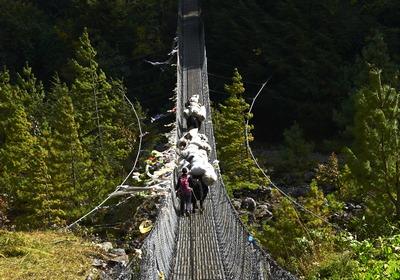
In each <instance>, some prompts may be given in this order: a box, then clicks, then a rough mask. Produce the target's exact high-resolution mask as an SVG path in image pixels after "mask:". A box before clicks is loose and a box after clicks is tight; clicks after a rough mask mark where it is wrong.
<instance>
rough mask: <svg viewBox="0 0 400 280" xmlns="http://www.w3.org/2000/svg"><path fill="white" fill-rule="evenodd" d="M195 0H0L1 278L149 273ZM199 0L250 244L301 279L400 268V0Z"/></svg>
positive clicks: (224, 151) (170, 173) (232, 189)
mask: <svg viewBox="0 0 400 280" xmlns="http://www.w3.org/2000/svg"><path fill="white" fill-rule="evenodd" d="M185 1H192V0H181V1H172V0H53V1H45V0H0V279H5V280H7V279H26V280H30V279H86V280H89V279H92V280H94V279H137V278H135V276H131V278H119V277H120V275H125V274H124V273H126V270H127V269H129V271H131V273H132V275H139V274H134V272H135V271H140V269H141V265H143V263H141V259H142V255H145V253H144V250H143V251H142V247H141V246H142V244H144V243H145V242H146V238H147V237H148V236H150V235H151V234H152V230H153V231H154V229H155V228H156V227H157V226H159V222H158V219H159V217H160V216H162V215H163V213H164V212H165V210H163V208H162V205H163V202H162V201H163V199H165V197H168V196H171V195H172V193H175V190H176V187H175V186H173V185H172V183H171V186H168V187H166V184H167V183H165V182H170V178H172V177H174V176H177V174H178V173H180V172H181V169H180V167H179V164H181V163H179V160H178V156H177V155H180V156H181V157H182V154H179V151H178V150H179V145H180V144H179V142H178V144H177V139H179V138H180V137H181V135H179V133H178V134H176V133H177V132H176V129H177V128H176V127H175V126H177V125H179V121H177V120H178V117H179V114H180V113H179V112H177V111H179V100H180V97H179V96H178V97H177V95H179V90H178V89H177V88H178V87H179V77H177V72H178V71H179V59H177V57H178V56H179V50H178V49H179V48H178V46H179V38H180V37H179V36H180V35H179V30H178V31H177V22H178V21H179V20H180V16H181V15H179V13H178V5H179V3H181V2H183V3H184V2H185ZM196 1H197V0H196ZM200 4H201V22H202V24H204V30H202V31H204V34H205V35H204V36H205V46H206V50H207V52H206V54H207V55H206V56H207V67H208V68H206V69H207V73H208V90H209V98H210V101H211V102H210V104H211V110H210V113H209V114H210V115H211V116H210V120H209V121H204V122H203V123H208V122H209V123H211V121H212V124H213V133H214V137H215V144H216V157H217V159H218V160H215V161H214V162H211V160H210V163H209V165H210V166H211V165H212V166H213V167H214V168H215V169H216V170H218V174H219V172H220V174H221V180H222V181H223V182H224V186H225V188H226V192H227V194H228V196H229V198H230V204H231V205H232V207H233V209H234V211H235V215H237V216H238V217H239V218H240V223H241V224H243V227H244V228H245V229H246V232H248V236H249V240H250V241H251V242H252V244H257V246H259V247H261V248H262V249H263V250H264V251H265V252H266V253H267V254H268V255H270V256H271V259H273V260H274V262H276V263H277V265H278V266H279V267H281V268H282V269H284V270H285V271H287V272H289V273H290V274H291V275H293V277H294V278H293V279H310V280H311V279H312V280H316V279H360V280H361V279H400V80H399V79H400V76H399V75H400V1H398V0H366V1H360V0H281V1H271V0H247V1H244V0H230V1H227V0H218V1H217V0H202V1H201V3H200ZM182 17H183V16H182ZM177 70H178V71H177ZM178 75H179V74H178ZM177 78H178V83H177ZM177 104H178V105H177ZM186 105H187V104H186ZM177 116H178V117H177ZM178 130H179V128H178ZM198 131H200V128H199V130H198ZM177 135H179V137H177ZM171 139H172V140H171ZM171 141H172V142H171ZM208 147H210V145H209V146H208ZM209 149H210V150H211V151H212V149H213V145H211V147H210V148H209ZM208 152H209V151H208ZM207 164H208V162H207ZM160 178H161V179H160ZM174 182H175V181H174ZM209 188H210V193H208V198H206V201H205V203H206V204H207V203H208V202H207V200H208V199H213V194H212V192H211V189H212V188H216V187H215V186H214V187H213V186H210V187H209ZM176 193H177V194H176V195H177V196H178V197H179V190H178V192H176ZM173 197H175V194H174V195H173ZM178 199H179V198H178ZM196 199H197V198H196ZM207 210H208V208H207V207H206V208H205V211H204V213H203V209H201V212H200V213H196V214H193V215H192V216H189V218H190V219H194V217H196V216H194V215H208V214H209V213H207ZM214 211H217V210H214ZM178 216H179V215H178V214H177V217H178ZM178 218H179V219H186V218H187V219H189V218H188V217H185V216H182V217H180V216H179V217H178ZM216 227H218V225H216ZM177 238H178V237H177ZM176 254H178V253H176ZM178 255H179V254H178ZM192 265H193V264H192ZM194 265H195V264H194ZM171 269H172V268H171ZM132 271H133V272H132ZM171 271H172V270H171ZM138 273H139V272H138ZM158 275H159V276H158V277H159V278H157V279H188V280H191V279H192V280H197V279H203V278H196V277H193V275H192V276H191V277H189V276H188V277H187V278H174V277H173V276H171V275H172V274H171V275H170V276H168V272H167V271H160V269H159V271H158ZM164 275H166V276H167V277H165V276H164ZM124 277H125V276H124ZM141 279H145V278H143V277H142V278H141ZM154 279H156V278H154ZM218 279H231V278H228V277H227V278H218ZM232 279H236V278H232ZM243 279H249V280H250V279H253V278H251V277H250V276H249V277H248V278H243ZM257 279H261V278H257ZM262 279H264V278H262ZM265 279H269V278H265ZM271 279H275V278H271ZM277 279H278V278H277ZM281 279H286V278H281ZM288 279H289V278H288ZM290 279H292V278H290ZM215 280H217V279H215Z"/></svg>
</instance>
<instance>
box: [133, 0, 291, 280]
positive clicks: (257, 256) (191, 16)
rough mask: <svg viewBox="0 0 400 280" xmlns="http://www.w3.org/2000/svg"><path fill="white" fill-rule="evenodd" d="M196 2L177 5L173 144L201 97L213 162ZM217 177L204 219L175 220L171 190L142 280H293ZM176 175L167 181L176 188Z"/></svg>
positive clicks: (146, 247)
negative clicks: (190, 104) (187, 107)
mask: <svg viewBox="0 0 400 280" xmlns="http://www.w3.org/2000/svg"><path fill="white" fill-rule="evenodd" d="M203 28H204V27H203V24H202V21H201V8H200V4H199V0H180V3H179V8H178V56H177V57H178V58H177V60H178V61H177V104H176V108H177V110H176V127H177V130H176V131H177V133H176V134H177V135H176V139H179V138H180V137H181V136H182V134H183V133H184V132H185V131H186V120H185V118H184V117H183V109H184V104H185V102H186V101H187V100H188V99H189V98H190V97H191V96H192V95H194V94H198V95H200V102H201V103H202V104H203V105H205V107H206V111H207V118H206V120H205V121H204V122H203V124H202V128H201V131H200V132H201V133H204V134H206V135H207V137H208V139H209V144H210V145H211V148H212V151H211V153H210V161H211V162H213V161H214V160H216V159H217V158H216V147H215V140H214V132H213V124H212V121H211V109H210V99H209V88H208V76H207V56H206V49H205V40H204V29H203ZM217 172H218V181H217V182H216V183H215V184H214V185H213V186H211V187H210V193H209V195H208V198H207V200H206V203H205V211H204V213H203V214H200V213H196V214H194V215H192V216H191V218H188V217H179V216H178V215H177V212H178V208H179V205H178V201H177V198H176V196H175V192H174V191H173V190H172V191H171V193H170V195H167V196H166V197H165V199H164V201H163V202H162V206H161V208H160V211H159V215H158V219H157V221H156V223H155V226H154V228H153V230H152V231H151V233H150V234H149V235H148V237H147V238H146V240H145V242H144V243H143V246H142V252H143V255H142V261H141V265H140V272H139V275H136V276H132V275H131V277H127V279H132V277H134V278H133V279H136V278H140V279H143V280H150V279H155V280H156V279H171V280H189V279H192V280H223V279H238V280H239V279H241V280H244V279H249V280H250V279H257V280H261V279H289V280H291V279H296V278H295V277H294V276H293V275H291V274H290V273H288V272H287V271H285V270H283V269H282V268H280V267H279V266H278V265H277V263H276V262H275V261H274V260H273V259H272V258H271V256H270V255H269V254H268V253H266V252H265V251H263V250H262V249H261V248H260V247H259V246H258V245H257V244H256V243H254V242H252V241H251V238H250V234H249V233H248V232H247V231H246V228H245V226H244V225H243V223H242V222H241V221H240V219H239V217H238V215H237V213H236V211H235V209H234V207H233V206H232V204H231V202H230V200H229V198H228V196H227V194H226V191H225V188H224V184H223V182H222V179H221V176H220V174H219V171H218V170H217ZM176 173H177V172H175V173H174V175H173V176H171V181H172V182H171V185H172V186H174V185H175V181H176V179H177V174H176Z"/></svg>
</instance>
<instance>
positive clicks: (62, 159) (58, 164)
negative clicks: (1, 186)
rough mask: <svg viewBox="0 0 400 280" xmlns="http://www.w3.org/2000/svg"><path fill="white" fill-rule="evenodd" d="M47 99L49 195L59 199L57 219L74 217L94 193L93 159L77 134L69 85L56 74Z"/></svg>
mask: <svg viewBox="0 0 400 280" xmlns="http://www.w3.org/2000/svg"><path fill="white" fill-rule="evenodd" d="M49 99H50V100H54V104H49V105H50V106H51V116H49V125H50V129H51V135H48V137H47V146H48V150H49V157H48V166H49V173H50V174H51V178H52V186H53V191H52V195H51V199H52V200H53V201H58V203H54V204H55V205H56V204H57V209H58V210H59V211H58V212H56V214H57V215H56V217H57V220H58V222H63V221H65V220H66V219H69V220H71V219H73V218H76V216H77V215H78V214H79V213H80V212H81V211H82V210H83V209H82V208H86V207H87V206H88V204H90V203H89V201H91V200H90V199H89V197H90V198H93V196H94V195H95V194H96V192H95V189H94V187H93V186H94V185H95V183H96V180H95V178H94V177H93V174H92V168H93V167H92V162H91V160H90V158H89V154H88V153H87V152H86V151H85V150H84V149H83V147H82V144H81V142H80V140H79V137H78V125H77V123H76V122H75V117H74V107H73V105H72V100H71V96H70V92H69V89H68V87H67V86H66V85H65V84H62V83H61V81H60V80H59V79H58V77H56V78H55V81H54V83H53V87H52V90H51V92H50V93H49Z"/></svg>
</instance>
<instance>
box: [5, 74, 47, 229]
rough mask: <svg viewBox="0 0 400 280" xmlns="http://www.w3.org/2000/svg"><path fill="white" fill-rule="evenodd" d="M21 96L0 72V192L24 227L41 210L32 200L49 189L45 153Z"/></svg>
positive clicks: (17, 89) (8, 77)
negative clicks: (28, 218) (34, 133)
mask: <svg viewBox="0 0 400 280" xmlns="http://www.w3.org/2000/svg"><path fill="white" fill-rule="evenodd" d="M21 96H22V94H21V90H20V89H19V87H17V86H13V85H11V84H10V76H9V74H8V72H7V71H4V72H2V73H0V116H1V120H0V130H1V135H2V138H3V139H2V145H1V146H0V158H1V162H2V165H1V167H0V192H1V193H6V194H7V195H8V197H9V200H10V203H11V205H10V206H11V208H12V211H11V215H12V216H13V217H14V218H17V223H18V224H19V225H25V226H27V225H26V218H27V217H30V216H32V217H35V218H37V217H38V216H37V215H36V213H38V212H40V211H42V210H41V209H42V205H43V204H42V202H44V200H40V201H41V202H40V203H35V200H36V199H37V198H38V197H41V196H42V195H45V194H46V193H47V192H48V191H50V190H49V189H47V186H48V183H49V176H48V173H47V167H46V163H45V153H44V152H43V150H42V148H41V147H40V146H39V143H38V139H37V137H35V136H33V135H31V133H30V130H31V127H32V124H31V122H29V120H28V116H27V114H26V112H25V109H24V106H23V99H21ZM18 221H19V222H18Z"/></svg>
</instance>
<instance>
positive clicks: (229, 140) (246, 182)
mask: <svg viewBox="0 0 400 280" xmlns="http://www.w3.org/2000/svg"><path fill="white" fill-rule="evenodd" d="M225 91H226V92H227V93H229V95H230V96H229V97H228V98H227V99H226V100H225V101H224V102H223V104H220V106H219V109H218V110H215V112H214V114H213V116H214V124H215V137H216V142H217V147H218V150H217V152H218V159H219V161H220V166H221V171H222V175H223V178H224V181H225V183H226V185H227V188H228V192H231V191H232V190H234V189H239V188H243V187H247V188H257V187H258V186H259V185H262V184H266V183H267V182H266V180H265V178H264V177H263V175H262V174H261V173H260V170H259V169H258V168H257V167H256V166H255V164H254V162H253V160H252V158H251V156H250V154H249V151H248V148H247V144H246V134H245V129H246V121H247V120H249V119H251V118H252V115H251V114H249V113H248V110H249V108H250V105H249V104H247V103H246V101H245V100H244V98H243V94H244V91H245V89H244V87H243V82H242V77H241V76H240V74H239V72H238V70H237V69H235V71H234V74H233V78H232V83H231V84H229V85H225ZM252 129H253V127H252V126H251V125H248V126H247V131H248V141H249V142H251V141H253V139H254V138H253V136H252V134H251V130H252Z"/></svg>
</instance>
